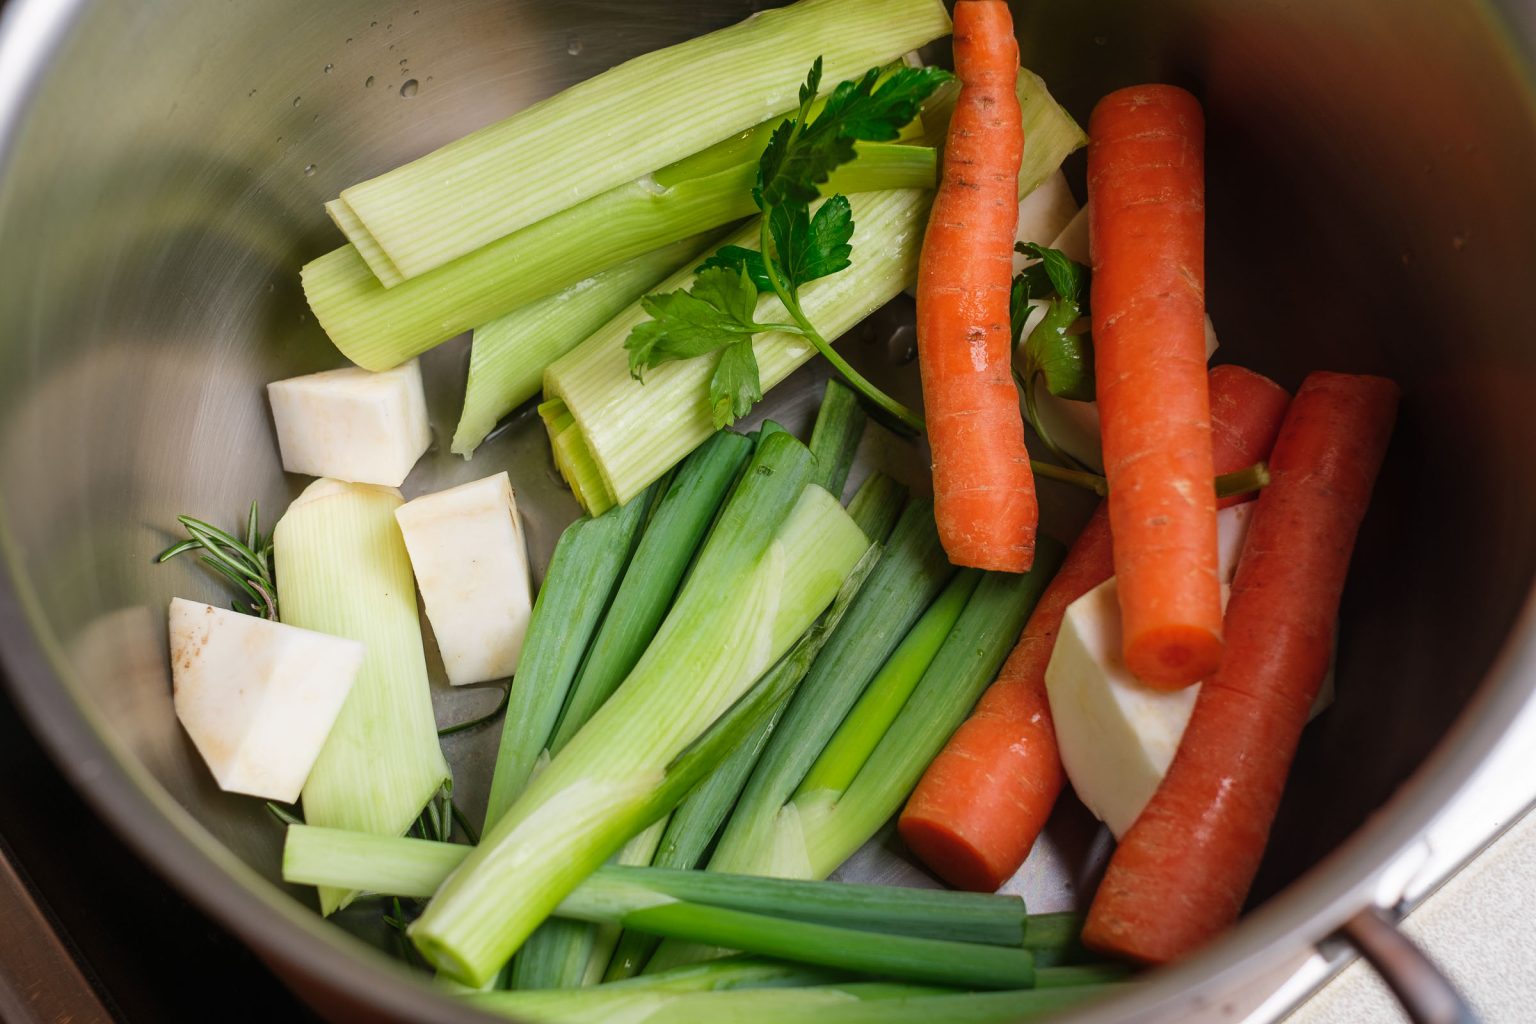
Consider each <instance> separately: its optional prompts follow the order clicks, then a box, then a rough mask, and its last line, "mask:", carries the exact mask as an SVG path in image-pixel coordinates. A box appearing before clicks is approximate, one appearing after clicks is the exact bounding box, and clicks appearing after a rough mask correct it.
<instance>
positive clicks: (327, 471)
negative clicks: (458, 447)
mask: <svg viewBox="0 0 1536 1024" xmlns="http://www.w3.org/2000/svg"><path fill="white" fill-rule="evenodd" d="M267 399H268V401H270V402H271V404H272V421H273V423H274V424H275V425H276V427H277V445H278V448H279V449H280V450H281V452H282V456H283V468H284V469H286V470H287V471H288V472H290V473H304V474H307V475H309V476H324V477H331V478H332V479H336V480H346V481H349V482H351V483H359V484H382V485H383V486H385V487H399V486H400V484H401V483H402V482H404V480H405V478H406V476H407V475H408V474H409V473H410V471H411V467H412V466H414V465H416V460H417V459H419V458H421V456H422V454H423V453H425V452H426V450H427V447H428V446H429V445H430V444H431V443H432V430H431V427H430V426H429V425H428V423H427V399H426V393H425V392H424V391H423V390H422V386H421V368H420V367H419V366H417V364H416V363H415V362H414V361H412V362H409V363H406V364H404V365H402V366H398V367H395V368H394V369H392V370H386V371H385V372H383V373H369V372H368V371H367V370H360V369H358V368H357V367H355V366H349V367H346V368H344V369H340V370H326V371H325V372H323V373H311V374H309V375H307V376H304V377H290V378H289V379H287V380H276V381H273V382H272V383H270V384H268V385H267Z"/></svg>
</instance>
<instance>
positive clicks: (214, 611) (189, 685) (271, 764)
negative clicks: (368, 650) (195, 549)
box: [170, 597, 363, 803]
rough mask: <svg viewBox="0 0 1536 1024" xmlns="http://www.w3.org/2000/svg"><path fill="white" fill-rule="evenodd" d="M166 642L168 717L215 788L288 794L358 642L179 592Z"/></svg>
mask: <svg viewBox="0 0 1536 1024" xmlns="http://www.w3.org/2000/svg"><path fill="white" fill-rule="evenodd" d="M170 646H171V684H172V690H173V694H174V698H173V699H174V702H175V706H176V717H177V718H179V719H181V724H182V726H183V727H184V728H185V729H186V730H187V734H188V735H189V736H191V737H192V742H193V743H194V744H196V746H197V750H198V753H200V754H202V755H203V760H204V761H205V762H207V764H208V768H209V770H210V771H212V772H213V777H214V779H216V780H217V781H218V784H219V788H220V789H225V790H229V791H230V792H232V793H245V794H248V795H250V796H260V797H266V798H267V799H269V800H281V801H283V802H284V803H293V802H294V801H295V800H297V799H298V798H299V791H300V790H302V789H303V788H304V780H305V779H307V778H308V777H309V770H310V768H312V767H313V766H314V763H315V759H316V758H317V757H319V756H320V748H321V747H323V746H324V745H325V738H326V737H327V736H328V735H330V732H331V726H332V725H333V724H335V722H336V716H337V715H338V714H340V713H341V707H342V705H343V704H344V703H346V699H347V694H348V693H349V692H351V689H352V682H353V680H354V679H355V678H356V677H357V671H358V668H359V667H361V665H362V663H363V645H362V644H360V643H358V642H357V641H355V640H346V639H343V638H341V637H336V636H327V635H326V634H324V633H315V632H311V631H310V630H307V629H299V628H298V627H296V626H287V625H284V624H283V623H281V622H273V621H271V620H269V619H258V618H256V617H254V616H251V615H242V614H240V613H239V612H234V611H230V610H228V609H224V608H215V607H213V606H212V605H206V604H201V603H199V602H197V601H186V600H183V599H181V598H179V597H178V598H176V599H175V600H173V601H172V602H171V611H170Z"/></svg>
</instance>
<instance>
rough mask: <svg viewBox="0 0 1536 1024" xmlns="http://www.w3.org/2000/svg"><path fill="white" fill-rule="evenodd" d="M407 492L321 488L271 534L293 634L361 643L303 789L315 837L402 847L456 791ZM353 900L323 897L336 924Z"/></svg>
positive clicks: (308, 493)
mask: <svg viewBox="0 0 1536 1024" xmlns="http://www.w3.org/2000/svg"><path fill="white" fill-rule="evenodd" d="M401 504H402V499H401V497H400V492H399V491H396V490H395V489H393V488H390V487H375V486H372V485H368V484H349V483H342V482H340V481H337V480H317V481H315V482H314V483H312V484H310V485H309V487H308V488H306V489H305V491H304V493H303V494H301V495H299V497H298V498H297V499H296V500H295V501H294V502H293V504H292V505H290V506H289V507H288V511H287V512H286V513H284V515H283V517H282V519H280V520H279V521H278V523H277V527H276V529H275V530H274V532H273V553H274V559H275V563H276V571H277V588H278V605H279V607H280V608H281V609H282V618H283V621H284V622H286V623H288V624H289V625H292V626H299V627H301V628H303V629H312V630H315V631H316V632H320V633H329V634H332V635H334V636H342V637H346V638H348V639H351V640H358V641H361V642H362V643H363V644H364V646H365V647H366V652H365V654H364V656H363V664H362V668H361V669H360V670H359V671H358V674H357V681H356V682H355V683H353V686H352V691H351V693H350V694H349V695H348V696H347V701H346V703H345V704H344V705H343V706H342V709H341V714H340V715H339V716H338V717H337V719H336V724H335V725H334V726H333V727H332V729H331V733H330V735H329V737H328V738H327V739H326V742H325V746H324V747H323V748H322V749H321V751H320V756H319V758H318V759H317V760H316V761H315V766H314V768H313V769H311V771H310V773H309V778H308V780H307V781H306V782H305V784H304V794H303V800H304V814H305V817H306V818H307V819H308V820H309V821H311V822H313V823H314V824H316V825H326V826H334V827H336V828H344V829H351V830H355V831H359V832H367V833H373V834H376V835H382V836H398V835H403V834H404V833H405V830H406V829H408V828H410V827H411V824H412V823H413V822H415V820H416V818H417V817H418V816H419V815H420V814H421V809H422V807H423V806H425V805H426V803H427V801H428V800H430V799H431V798H432V797H433V795H435V794H436V793H437V792H438V791H439V790H440V789H442V787H443V786H444V785H445V784H448V783H450V781H451V775H450V773H449V770H448V763H447V762H446V761H445V760H444V759H443V753H442V748H441V747H440V746H439V745H438V740H437V723H436V722H435V720H434V719H433V716H432V694H431V690H430V689H429V687H428V683H427V662H426V655H425V653H424V651H423V649H422V641H421V623H420V619H419V618H418V616H417V612H416V585H415V577H414V576H413V575H412V573H411V563H410V558H409V556H408V555H407V554H406V550H405V541H404V539H403V538H402V537H401V536H400V527H399V524H397V523H396V522H395V509H397V508H398V507H400V505H401ZM352 895H353V893H352V892H351V891H350V890H348V889H344V888H336V887H323V888H321V890H320V909H321V912H322V913H325V914H329V913H331V912H332V911H335V910H337V909H339V908H341V907H343V906H345V905H346V904H347V903H348V902H350V900H351V898H352Z"/></svg>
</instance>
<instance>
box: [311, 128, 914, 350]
mask: <svg viewBox="0 0 1536 1024" xmlns="http://www.w3.org/2000/svg"><path fill="white" fill-rule="evenodd" d="M858 150H859V157H858V159H856V160H854V161H853V162H852V163H850V164H847V165H846V166H844V167H842V168H839V169H838V170H837V171H836V172H834V174H833V175H832V178H831V180H829V181H828V182H827V183H826V184H825V186H823V187H824V188H826V189H827V190H828V192H829V194H830V192H831V191H833V190H841V191H844V192H868V191H872V190H879V189H892V188H932V187H933V183H934V180H935V174H936V167H937V163H936V156H935V152H934V150H932V149H931V148H929V147H927V146H913V145H905V144H900V143H860V144H859V146H858ZM756 173H757V154H756V153H754V154H752V155H751V156H750V157H749V158H745V159H743V160H742V161H741V162H740V163H739V164H738V165H736V166H734V167H730V168H727V169H724V170H717V171H714V172H712V173H708V174H704V175H701V176H699V177H695V178H680V179H676V180H674V179H672V178H670V177H666V176H665V174H664V172H658V175H657V176H653V177H650V178H647V179H644V180H641V181H635V182H631V183H629V184H627V185H622V186H620V187H618V188H616V189H614V190H613V191H611V192H605V193H603V194H602V195H599V196H595V197H594V198H592V199H589V200H587V201H586V202H583V203H579V204H577V205H575V206H572V207H571V208H570V209H567V210H564V211H562V212H560V213H558V214H556V215H554V216H552V217H550V218H548V219H547V220H542V221H540V222H538V223H537V224H532V225H530V226H528V227H526V228H523V229H522V230H520V231H518V232H516V233H514V234H510V235H507V236H506V237H505V238H501V239H498V240H496V241H495V242H492V243H491V244H489V245H487V246H486V247H485V248H483V249H477V250H476V251H474V252H472V253H469V254H468V255H466V256H461V257H460V258H458V259H456V260H454V261H453V262H452V263H449V264H447V265H445V266H442V267H439V268H437V269H435V270H432V271H430V272H428V273H425V274H422V275H421V276H420V277H415V278H412V279H411V280H409V281H406V282H404V283H403V284H400V285H397V286H395V287H392V288H385V287H384V286H383V285H381V284H380V283H379V280H378V278H377V277H375V276H374V274H373V272H372V271H371V270H370V269H369V267H368V265H367V264H366V263H365V262H364V261H363V259H362V257H361V255H360V254H359V253H358V251H357V249H356V248H354V247H353V246H350V245H348V246H343V247H341V248H340V249H336V250H334V251H332V252H329V253H327V254H325V255H324V256H321V257H319V258H318V259H315V260H313V261H311V262H309V263H307V264H305V266H304V268H303V270H302V271H301V272H300V276H301V279H302V282H303V285H304V296H305V298H306V299H307V300H308V301H309V307H310V309H311V310H312V311H313V312H314V314H315V319H316V320H317V321H319V323H320V326H321V327H323V328H325V332H326V334H328V335H330V338H331V341H333V342H334V343H335V344H336V347H337V348H339V349H340V350H341V352H342V354H343V355H345V356H346V357H347V358H348V359H350V360H352V361H353V362H354V363H356V364H358V365H359V366H362V367H364V368H365V369H370V370H386V369H389V368H390V367H392V366H398V365H399V364H400V363H403V362H405V361H407V360H409V359H411V358H413V357H415V356H417V355H420V354H421V353H422V352H425V351H427V350H428V349H430V348H433V347H434V346H436V345H439V344H441V343H442V342H444V341H447V340H448V339H449V338H452V337H453V336H454V335H456V334H462V333H463V332H464V331H467V330H471V329H474V328H477V327H480V326H481V325H483V324H486V323H489V322H491V321H493V320H495V319H497V318H498V317H502V316H507V315H509V314H511V313H513V312H514V311H516V310H518V309H522V308H524V307H526V306H527V305H528V304H529V303H532V302H536V301H538V300H540V299H544V298H548V297H549V296H552V295H555V294H557V293H560V292H562V291H563V290H564V289H566V288H569V287H570V286H572V285H574V284H575V283H576V282H578V281H582V280H584V279H587V278H590V277H591V276H592V275H593V274H596V273H599V272H601V271H603V270H605V269H607V268H609V267H613V266H615V265H617V264H620V263H623V262H625V261H626V260H631V259H634V258H636V257H640V256H644V255H645V254H646V253H650V252H654V251H655V250H657V249H660V248H662V247H664V246H670V245H672V244H673V243H675V242H678V241H679V240H681V239H685V238H689V237H692V236H697V235H699V234H701V233H708V232H716V231H719V230H721V229H723V228H725V227H726V226H727V225H729V224H731V223H733V222H735V221H739V220H741V219H742V218H744V217H749V216H751V215H752V214H754V213H755V212H756V207H755V206H754V205H753V203H752V192H751V189H752V183H753V181H754V176H755V175H756ZM663 180H665V181H667V184H665V185H664V184H662V182H663Z"/></svg>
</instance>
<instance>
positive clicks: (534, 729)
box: [485, 496, 648, 828]
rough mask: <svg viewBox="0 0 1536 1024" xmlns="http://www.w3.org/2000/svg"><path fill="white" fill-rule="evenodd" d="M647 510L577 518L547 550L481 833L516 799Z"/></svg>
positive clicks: (642, 505) (634, 505)
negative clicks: (548, 554) (546, 566)
mask: <svg viewBox="0 0 1536 1024" xmlns="http://www.w3.org/2000/svg"><path fill="white" fill-rule="evenodd" d="M647 504H648V501H647V499H646V497H645V496H641V497H640V498H637V499H636V500H635V501H633V502H631V503H630V504H628V505H625V506H623V507H621V508H616V509H612V510H610V511H609V512H608V513H607V514H605V515H601V516H598V517H597V518H596V519H586V518H583V519H578V520H576V522H574V523H572V524H571V525H570V526H568V527H566V529H565V532H564V533H562V534H561V535H560V540H559V541H558V542H557V543H556V544H555V553H554V555H553V557H551V559H550V562H549V570H548V571H547V572H546V573H545V574H544V585H543V586H541V587H540V588H539V596H538V597H537V599H535V601H534V604H533V617H532V618H531V619H530V620H529V623H528V635H527V638H526V639H525V640H524V641H523V655H522V659H521V661H520V662H519V664H518V667H517V676H516V678H514V679H513V681H512V691H511V694H510V695H509V696H508V699H507V712H506V715H505V716H504V717H503V719H502V731H501V744H500V747H499V748H498V750H497V753H496V769H495V773H494V774H493V775H492V777H491V795H490V801H489V804H488V805H487V808H486V812H485V824H486V827H487V828H490V827H491V826H493V825H494V824H495V823H496V822H498V821H500V820H501V817H502V815H504V814H505V813H506V811H507V808H508V807H510V806H512V803H513V801H515V800H516V799H517V797H518V796H519V795H520V794H521V793H522V791H523V788H524V787H525V786H526V785H527V784H528V777H529V776H530V775H531V774H532V773H533V766H534V764H535V762H536V761H537V760H538V758H539V755H540V754H541V753H543V752H544V750H545V748H546V747H547V746H548V744H549V737H550V732H551V731H552V730H553V729H554V725H555V719H556V717H557V716H558V715H559V714H560V708H561V705H563V704H564V703H565V695H566V693H567V692H568V691H569V689H570V685H571V680H573V679H574V678H575V676H576V671H577V668H578V667H579V666H580V664H581V658H582V655H583V654H584V653H585V652H586V649H587V641H588V640H589V639H590V638H591V636H592V633H593V631H594V630H596V628H597V623H598V619H599V617H600V616H601V615H602V614H603V609H604V608H605V607H606V606H607V604H608V597H609V595H610V594H612V593H613V589H614V586H615V585H616V584H617V583H618V580H619V575H620V573H622V572H623V571H624V566H625V565H626V564H627V563H628V561H629V554H630V552H631V551H632V550H633V547H634V541H635V538H636V537H638V536H639V533H640V527H641V526H642V524H643V523H644V521H645V513H646V506H647Z"/></svg>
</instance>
